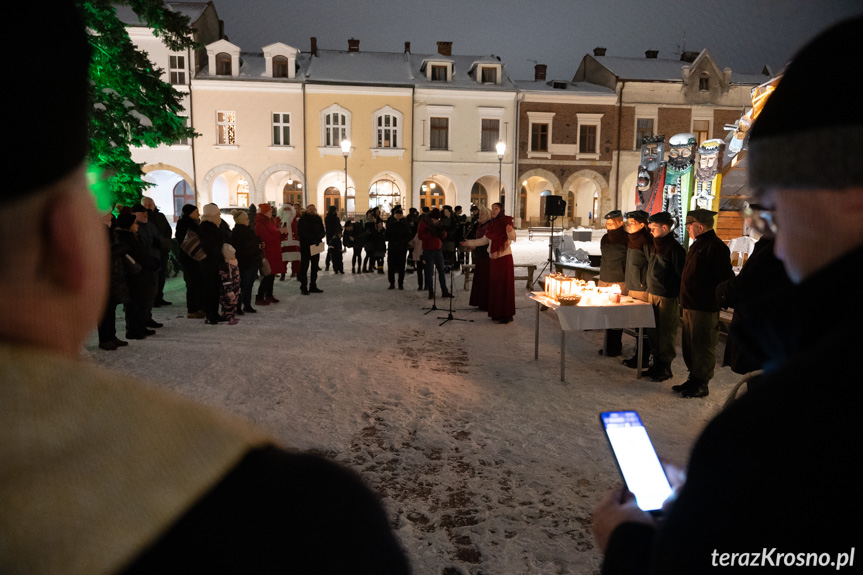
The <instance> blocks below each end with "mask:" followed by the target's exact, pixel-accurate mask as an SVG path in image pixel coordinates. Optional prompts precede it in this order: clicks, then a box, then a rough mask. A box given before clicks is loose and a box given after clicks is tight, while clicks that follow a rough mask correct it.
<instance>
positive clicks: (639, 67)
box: [576, 50, 768, 85]
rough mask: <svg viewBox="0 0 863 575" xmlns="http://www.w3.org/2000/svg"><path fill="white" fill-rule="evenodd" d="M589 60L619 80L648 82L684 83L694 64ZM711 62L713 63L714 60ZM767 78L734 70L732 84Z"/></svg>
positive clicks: (657, 60)
mask: <svg viewBox="0 0 863 575" xmlns="http://www.w3.org/2000/svg"><path fill="white" fill-rule="evenodd" d="M704 56H708V57H709V55H707V53H706V50H704V51H702V52H701V53H700V54H699V55H698V58H702V57H704ZM588 58H590V59H593V60H595V61H596V62H597V63H598V64H600V65H601V66H603V67H605V68H606V69H607V70H608V71H609V72H611V73H612V74H614V75H615V76H617V78H618V79H619V80H635V81H638V80H641V81H646V82H683V73H682V69H683V67H684V66H692V64H693V63H694V62H693V63H690V62H684V61H682V60H679V59H674V60H673V59H669V58H627V57H621V56H592V55H590V54H587V55H586V56H585V58H584V59H585V60H586V59H588ZM711 61H713V59H712V58H711ZM714 63H715V62H714ZM582 65H583V64H582ZM717 67H718V66H717ZM581 68H582V66H579V70H581ZM720 70H721V69H720ZM577 74H578V73H576V75H577ZM767 78H768V77H767V76H765V75H762V74H741V73H738V72H734V71H733V70H732V72H731V83H732V84H756V85H757V84H761V83H763V82H764V81H765V79H767Z"/></svg>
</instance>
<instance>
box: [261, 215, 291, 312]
mask: <svg viewBox="0 0 863 575" xmlns="http://www.w3.org/2000/svg"><path fill="white" fill-rule="evenodd" d="M255 234H256V235H257V236H258V237H259V238H261V241H262V242H264V257H265V258H266V260H267V263H268V264H270V273H269V275H266V276H263V277H262V278H261V285H260V286H259V287H258V295H257V296H255V305H270V304H271V303H279V300H277V299H276V298H275V297H273V283H274V282H275V281H276V274H282V273H285V269H286V268H285V262H283V261H282V237H281V234H280V233H279V227H278V223H277V220H276V218H274V217H273V207H272V206H271V205H270V204H258V216H257V217H256V218H255Z"/></svg>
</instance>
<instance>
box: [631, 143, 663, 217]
mask: <svg viewBox="0 0 863 575" xmlns="http://www.w3.org/2000/svg"><path fill="white" fill-rule="evenodd" d="M664 157H665V136H645V137H644V138H642V140H641V164H640V165H639V166H638V183H637V184H636V186H635V187H636V206H635V207H636V209H639V210H644V211H646V212H647V213H648V214H655V213H656V212H661V211H662V182H663V181H664V175H665V162H664V161H663V158H664Z"/></svg>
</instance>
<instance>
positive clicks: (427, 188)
mask: <svg viewBox="0 0 863 575" xmlns="http://www.w3.org/2000/svg"><path fill="white" fill-rule="evenodd" d="M443 205H444V194H443V190H442V189H441V187H440V186H439V185H438V184H437V182H433V181H431V180H426V181H424V182H423V184H422V186H420V209H422V208H425V207H428V208H429V209H432V208H440V207H443Z"/></svg>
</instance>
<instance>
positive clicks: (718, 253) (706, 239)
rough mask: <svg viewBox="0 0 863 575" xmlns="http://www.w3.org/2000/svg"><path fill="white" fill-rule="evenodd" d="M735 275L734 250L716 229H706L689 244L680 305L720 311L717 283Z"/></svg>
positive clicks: (684, 307) (682, 279)
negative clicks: (732, 264) (731, 250)
mask: <svg viewBox="0 0 863 575" xmlns="http://www.w3.org/2000/svg"><path fill="white" fill-rule="evenodd" d="M733 277H734V271H733V270H732V269H731V252H730V251H728V246H726V245H725V242H723V241H722V240H720V239H719V236H717V235H716V232H715V231H713V230H707V231H706V232H704V233H702V234H701V235H699V236H698V238H697V239H696V240H695V241H694V242H693V243H692V245H690V246H689V251H688V252H687V253H686V262H685V264H684V266H683V274H682V276H681V280H680V307H682V308H683V309H691V310H696V311H710V312H717V311H719V302H717V301H716V286H718V285H719V284H721V283H722V282H724V281H725V280H727V279H731V278H733Z"/></svg>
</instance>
